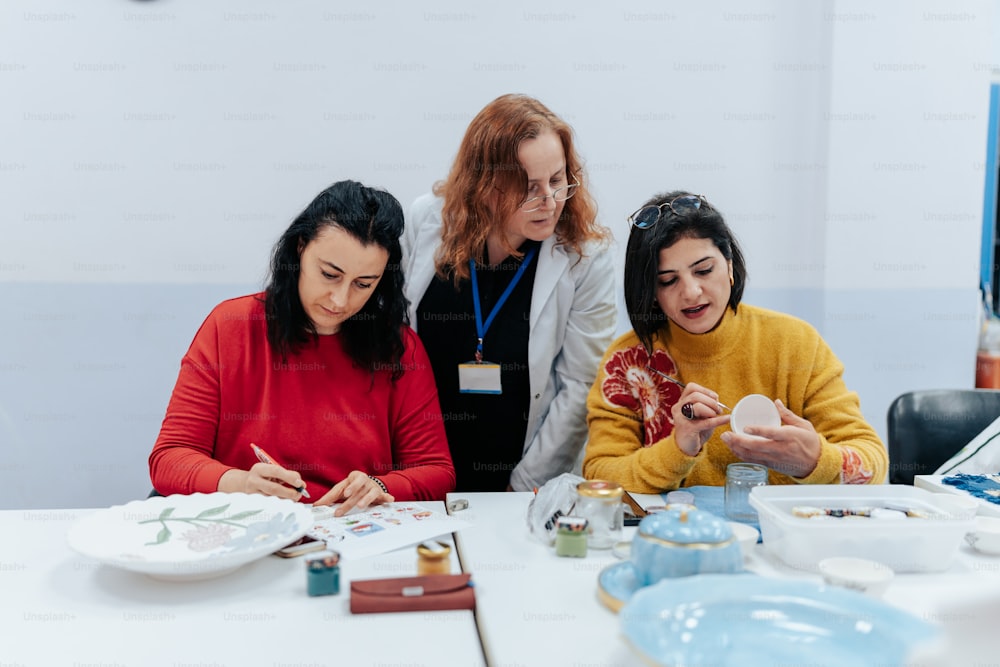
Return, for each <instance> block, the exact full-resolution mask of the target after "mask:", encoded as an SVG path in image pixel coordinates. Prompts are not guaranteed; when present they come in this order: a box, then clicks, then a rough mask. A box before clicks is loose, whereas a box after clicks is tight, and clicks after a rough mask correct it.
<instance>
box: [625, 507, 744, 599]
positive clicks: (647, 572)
mask: <svg viewBox="0 0 1000 667" xmlns="http://www.w3.org/2000/svg"><path fill="white" fill-rule="evenodd" d="M632 565H633V566H634V567H635V571H636V574H637V576H638V578H639V581H640V583H641V584H642V585H643V586H649V585H650V584H655V583H656V582H657V581H659V580H661V579H665V578H667V577H686V576H689V575H692V574H708V573H712V574H728V573H732V572H742V571H743V554H742V552H741V551H740V543H739V541H738V540H737V539H736V537H735V536H734V535H733V529H732V528H731V527H730V526H729V524H728V523H727V522H726V521H725V520H724V519H721V518H719V517H717V516H716V515H714V514H712V513H711V512H704V511H701V510H697V509H688V508H687V507H681V508H676V507H674V508H669V509H667V510H666V511H664V512H657V513H655V514H650V515H648V516H646V517H645V518H644V519H643V520H642V521H640V522H639V529H638V531H637V532H636V534H635V537H633V538H632Z"/></svg>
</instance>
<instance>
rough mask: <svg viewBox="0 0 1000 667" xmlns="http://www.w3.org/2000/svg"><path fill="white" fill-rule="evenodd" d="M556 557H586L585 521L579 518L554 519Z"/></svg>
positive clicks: (564, 517) (563, 517)
mask: <svg viewBox="0 0 1000 667" xmlns="http://www.w3.org/2000/svg"><path fill="white" fill-rule="evenodd" d="M556 555H557V556H572V557H575V558H583V557H585V556H586V555H587V520H586V519H584V518H583V517H579V516H561V517H559V518H558V519H556Z"/></svg>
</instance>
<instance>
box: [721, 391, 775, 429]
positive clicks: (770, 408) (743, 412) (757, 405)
mask: <svg viewBox="0 0 1000 667" xmlns="http://www.w3.org/2000/svg"><path fill="white" fill-rule="evenodd" d="M729 426H730V428H732V429H733V430H734V431H736V432H737V433H740V434H744V435H745V433H744V431H743V429H745V428H746V427H747V426H773V427H775V428H777V427H778V426H781V417H780V416H779V415H778V408H776V407H774V401H772V400H771V399H770V398H768V397H767V396H764V395H763V394H749V395H747V396H744V397H743V398H742V399H740V402H739V403H737V404H736V407H735V408H733V415H732V419H731V421H730V422H729Z"/></svg>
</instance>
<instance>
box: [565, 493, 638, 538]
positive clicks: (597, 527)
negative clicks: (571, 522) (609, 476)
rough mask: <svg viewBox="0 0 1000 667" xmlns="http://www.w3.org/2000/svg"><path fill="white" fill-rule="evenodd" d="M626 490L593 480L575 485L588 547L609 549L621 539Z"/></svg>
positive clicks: (577, 508) (579, 513)
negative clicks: (584, 524) (584, 522)
mask: <svg viewBox="0 0 1000 667" xmlns="http://www.w3.org/2000/svg"><path fill="white" fill-rule="evenodd" d="M624 495H625V489H624V488H622V485H621V484H619V483H618V482H608V481H605V480H601V479H591V480H587V481H585V482H580V483H579V484H577V485H576V496H577V498H576V507H575V508H574V509H573V514H574V515H575V516H579V517H583V518H585V519H586V520H587V546H588V547H590V548H591V549H610V548H611V547H612V546H614V544H615V543H616V542H618V541H619V540H621V539H622V524H623V521H624V512H625V506H624V505H623V504H622V497H623V496H624Z"/></svg>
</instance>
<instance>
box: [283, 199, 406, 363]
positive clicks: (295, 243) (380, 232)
mask: <svg viewBox="0 0 1000 667" xmlns="http://www.w3.org/2000/svg"><path fill="white" fill-rule="evenodd" d="M328 226H329V227H338V228H340V229H342V230H344V231H345V232H347V233H348V234H350V235H351V236H353V237H354V238H355V239H357V240H358V241H359V242H360V243H361V244H362V245H366V246H367V245H371V244H376V245H378V246H380V247H381V248H384V249H385V250H386V251H387V252H388V253H389V261H388V263H387V264H386V267H385V273H384V274H383V275H382V279H381V280H380V281H379V283H378V286H377V287H376V288H375V291H374V292H373V293H372V295H371V297H370V298H369V299H368V301H367V302H366V303H365V305H364V307H363V308H362V309H361V310H360V311H359V312H358V313H356V314H355V315H354V316H353V317H351V318H350V319H348V320H347V321H345V322H344V323H343V324H342V325H341V327H340V333H341V335H342V336H343V339H344V347H345V349H346V350H347V353H348V355H350V357H351V359H352V360H353V361H354V363H355V364H356V365H357V366H359V367H361V368H367V369H369V370H371V371H372V372H374V371H376V370H380V369H385V368H386V367H389V368H391V369H392V370H393V375H392V376H393V378H398V377H400V376H401V375H402V367H401V365H400V360H401V359H402V356H403V337H402V336H403V334H402V329H401V328H402V326H403V325H404V324H408V317H407V314H406V309H407V300H406V297H405V296H403V271H402V269H401V261H402V257H403V251H402V249H401V247H400V245H399V237H400V235H401V234H402V233H403V209H402V207H401V206H400V205H399V202H398V201H397V200H396V198H395V197H393V196H392V195H391V194H389V193H388V192H385V191H384V190H376V189H374V188H369V187H365V186H364V185H362V184H361V183H358V182H356V181H340V182H338V183H334V184H333V185H331V186H330V187H328V188H327V189H326V190H323V191H322V192H320V193H319V194H318V195H317V196H316V198H315V199H313V200H312V202H311V203H310V204H309V205H308V206H306V208H305V210H304V211H302V213H300V214H299V215H298V217H297V218H295V220H293V221H292V224H291V225H290V226H289V227H288V229H287V230H285V233H284V234H282V236H281V238H280V239H279V240H278V242H277V243H276V244H275V246H274V250H273V252H272V253H271V275H270V279H269V282H268V284H267V287H266V288H265V290H264V308H265V311H266V313H267V340H268V342H269V343H270V344H271V347H272V348H274V349H275V350H277V351H278V352H279V353H280V354H281V355H282V356H283V357H287V356H288V354H289V353H292V352H295V351H296V350H298V349H300V348H301V347H302V346H303V345H305V344H307V343H309V342H311V341H313V340H315V337H316V335H317V334H316V328H315V326H314V325H313V322H312V320H311V319H309V316H308V315H307V314H306V311H305V309H304V308H303V306H302V301H301V299H300V298H299V272H300V266H299V254H300V253H299V248H301V247H304V246H305V245H307V244H308V243H309V242H310V241H312V240H313V239H314V238H316V236H317V234H319V232H320V231H321V230H323V229H324V228H325V227H328Z"/></svg>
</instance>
